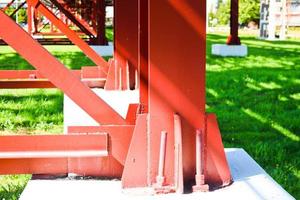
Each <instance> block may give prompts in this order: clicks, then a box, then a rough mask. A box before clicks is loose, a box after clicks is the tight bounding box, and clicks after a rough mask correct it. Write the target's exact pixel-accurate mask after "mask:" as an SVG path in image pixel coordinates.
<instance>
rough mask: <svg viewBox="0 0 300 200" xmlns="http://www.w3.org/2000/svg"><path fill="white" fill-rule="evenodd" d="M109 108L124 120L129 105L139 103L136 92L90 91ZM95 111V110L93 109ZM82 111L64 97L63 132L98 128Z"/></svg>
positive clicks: (137, 92)
mask: <svg viewBox="0 0 300 200" xmlns="http://www.w3.org/2000/svg"><path fill="white" fill-rule="evenodd" d="M92 90H93V92H94V93H96V94H97V95H98V96H99V97H101V98H102V99H103V100H104V101H105V102H106V103H107V104H108V105H109V106H110V107H112V108H113V109H114V110H115V111H116V112H118V113H119V114H120V115H121V116H122V117H123V118H124V119H125V118H126V115H127V111H128V106H129V104H134V103H139V91H138V90H124V91H118V90H113V91H107V90H104V89H92ZM95 109H97V108H95ZM98 125H99V124H98V123H97V122H96V121H95V120H94V119H93V118H91V117H90V116H89V115H88V114H87V113H86V112H85V111H84V110H82V109H81V108H80V107H79V106H78V105H77V104H75V103H74V102H73V101H72V100H71V99H70V98H69V97H68V96H67V95H64V132H65V133H66V131H67V127H68V126H98Z"/></svg>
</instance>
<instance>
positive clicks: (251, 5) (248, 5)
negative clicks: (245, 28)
mask: <svg viewBox="0 0 300 200" xmlns="http://www.w3.org/2000/svg"><path fill="white" fill-rule="evenodd" d="M259 9H260V0H251V1H249V0H240V1H239V23H240V24H244V25H247V24H248V23H249V22H251V21H254V22H256V23H258V22H259V17H260V16H259ZM216 18H217V20H218V24H219V25H227V24H229V21H230V0H227V1H224V2H220V3H219V7H218V10H217V13H216Z"/></svg>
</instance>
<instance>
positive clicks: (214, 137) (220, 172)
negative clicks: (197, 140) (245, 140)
mask: <svg viewBox="0 0 300 200" xmlns="http://www.w3.org/2000/svg"><path fill="white" fill-rule="evenodd" d="M206 126H207V127H206V139H205V140H206V141H205V143H206V148H205V156H206V158H204V159H205V165H204V175H205V182H206V183H207V184H209V186H211V187H212V188H216V187H223V186H226V185H229V184H230V183H231V182H232V179H231V175H230V170H229V167H228V164H227V160H226V156H225V152H224V147H223V144H222V138H221V133H220V130H219V127H218V122H217V118H216V116H215V115H214V114H208V115H207V119H206Z"/></svg>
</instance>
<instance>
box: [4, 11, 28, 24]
mask: <svg viewBox="0 0 300 200" xmlns="http://www.w3.org/2000/svg"><path fill="white" fill-rule="evenodd" d="M14 11H15V8H13V7H9V8H8V9H7V10H6V11H5V13H6V14H7V15H11V14H12V13H13V12H14ZM12 18H13V19H14V20H16V14H15V15H13V16H12ZM18 22H19V23H26V22H27V11H26V8H21V9H20V10H19V11H18Z"/></svg>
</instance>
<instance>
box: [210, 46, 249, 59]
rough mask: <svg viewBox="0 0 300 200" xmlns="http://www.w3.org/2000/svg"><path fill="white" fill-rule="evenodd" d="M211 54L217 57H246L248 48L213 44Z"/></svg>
mask: <svg viewBox="0 0 300 200" xmlns="http://www.w3.org/2000/svg"><path fill="white" fill-rule="evenodd" d="M212 54H213V55H217V56H224V57H226V56H235V57H245V56H247V55H248V48H247V46H246V45H243V44H242V45H227V44H213V45H212Z"/></svg>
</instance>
